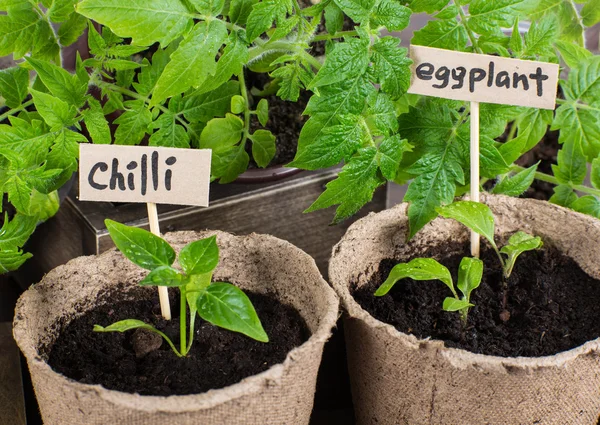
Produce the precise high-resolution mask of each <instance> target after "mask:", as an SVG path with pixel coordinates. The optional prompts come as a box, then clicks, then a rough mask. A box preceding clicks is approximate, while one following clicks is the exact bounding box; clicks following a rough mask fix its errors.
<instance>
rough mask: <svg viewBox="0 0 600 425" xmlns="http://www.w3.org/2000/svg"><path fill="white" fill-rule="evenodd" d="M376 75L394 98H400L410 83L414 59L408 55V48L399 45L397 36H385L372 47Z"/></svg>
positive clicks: (382, 86)
mask: <svg viewBox="0 0 600 425" xmlns="http://www.w3.org/2000/svg"><path fill="white" fill-rule="evenodd" d="M372 50H373V54H372V56H371V60H372V61H373V65H374V70H375V75H377V78H378V79H379V82H380V83H381V89H382V90H383V91H384V92H385V93H388V94H389V95H390V96H391V97H392V98H393V99H398V98H399V97H400V96H402V95H403V94H404V93H406V91H407V90H408V86H409V85H410V75H411V72H410V65H411V64H412V60H410V59H409V58H407V57H406V52H407V50H406V49H405V48H403V47H400V46H399V40H398V39H397V38H395V37H383V38H382V39H380V40H379V41H378V42H377V43H375V44H374V45H373V47H372Z"/></svg>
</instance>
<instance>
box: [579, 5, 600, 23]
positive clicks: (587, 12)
mask: <svg viewBox="0 0 600 425" xmlns="http://www.w3.org/2000/svg"><path fill="white" fill-rule="evenodd" d="M581 18H582V19H583V25H585V26H586V27H591V26H592V25H596V24H597V23H598V22H600V0H588V1H587V3H586V4H585V5H584V6H583V9H581Z"/></svg>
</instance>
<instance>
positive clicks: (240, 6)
mask: <svg viewBox="0 0 600 425" xmlns="http://www.w3.org/2000/svg"><path fill="white" fill-rule="evenodd" d="M256 3H258V0H231V2H230V3H229V19H230V21H231V22H233V23H234V24H238V25H246V21H247V20H248V16H250V12H252V7H253V6H254V5H255V4H256Z"/></svg>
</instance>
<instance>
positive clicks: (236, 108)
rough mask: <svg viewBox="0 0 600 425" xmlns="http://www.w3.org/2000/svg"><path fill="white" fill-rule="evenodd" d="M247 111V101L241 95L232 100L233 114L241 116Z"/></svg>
mask: <svg viewBox="0 0 600 425" xmlns="http://www.w3.org/2000/svg"><path fill="white" fill-rule="evenodd" d="M245 110H246V100H245V99H244V98H243V97H242V96H240V95H239V94H237V95H235V96H233V97H232V98H231V112H233V113H234V114H241V113H242V112H244V111H245Z"/></svg>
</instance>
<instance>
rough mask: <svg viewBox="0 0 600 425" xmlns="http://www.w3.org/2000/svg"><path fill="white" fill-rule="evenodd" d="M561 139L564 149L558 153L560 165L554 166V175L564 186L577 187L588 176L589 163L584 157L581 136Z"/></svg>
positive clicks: (569, 136)
mask: <svg viewBox="0 0 600 425" xmlns="http://www.w3.org/2000/svg"><path fill="white" fill-rule="evenodd" d="M564 134H565V133H561V135H560V138H561V139H566V140H561V142H563V146H562V148H561V149H560V150H559V151H558V156H557V161H558V165H552V173H553V174H554V176H555V177H556V179H557V180H558V181H559V183H562V184H568V185H577V184H583V181H584V180H585V176H586V174H587V162H586V159H585V156H584V155H583V149H582V147H581V135H579V134H573V135H566V136H563V135H564Z"/></svg>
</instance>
